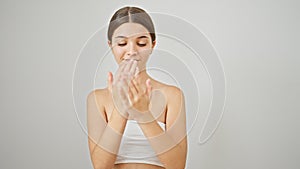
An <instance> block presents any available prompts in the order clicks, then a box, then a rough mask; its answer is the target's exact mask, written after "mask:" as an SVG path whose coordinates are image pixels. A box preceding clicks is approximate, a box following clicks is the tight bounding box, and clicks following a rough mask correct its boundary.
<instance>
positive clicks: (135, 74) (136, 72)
mask: <svg viewBox="0 0 300 169" xmlns="http://www.w3.org/2000/svg"><path fill="white" fill-rule="evenodd" d="M139 72H140V70H139V67H136V68H135V73H134V76H135V77H136V76H137V75H138V74H139Z"/></svg>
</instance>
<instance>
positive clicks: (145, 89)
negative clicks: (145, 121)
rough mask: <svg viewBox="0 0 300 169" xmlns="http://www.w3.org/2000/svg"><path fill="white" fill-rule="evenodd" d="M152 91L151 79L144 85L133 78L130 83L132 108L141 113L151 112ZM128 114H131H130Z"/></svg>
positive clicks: (129, 93) (129, 90) (129, 91)
mask: <svg viewBox="0 0 300 169" xmlns="http://www.w3.org/2000/svg"><path fill="white" fill-rule="evenodd" d="M151 90H152V86H151V83H150V79H147V80H146V84H145V85H144V84H140V83H139V82H138V81H137V80H136V78H132V79H131V80H130V81H129V83H128V96H129V103H130V108H133V109H135V110H136V111H138V112H139V113H143V112H146V111H149V104H150V96H151ZM128 113H129V114H130V112H128Z"/></svg>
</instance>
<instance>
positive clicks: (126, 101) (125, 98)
mask: <svg viewBox="0 0 300 169" xmlns="http://www.w3.org/2000/svg"><path fill="white" fill-rule="evenodd" d="M127 91H128V89H127V88H126V86H122V87H120V95H121V100H122V103H123V104H124V105H125V108H128V107H129V106H130V102H129V99H128V92H127Z"/></svg>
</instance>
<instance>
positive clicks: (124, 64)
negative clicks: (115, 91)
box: [116, 62, 126, 82]
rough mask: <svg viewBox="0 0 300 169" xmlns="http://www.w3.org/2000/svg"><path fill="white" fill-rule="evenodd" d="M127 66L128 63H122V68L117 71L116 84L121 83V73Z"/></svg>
mask: <svg viewBox="0 0 300 169" xmlns="http://www.w3.org/2000/svg"><path fill="white" fill-rule="evenodd" d="M125 66H126V63H125V62H122V63H121V64H120V66H119V68H118V70H117V72H116V82H118V81H119V79H120V75H121V72H123V70H124V68H125Z"/></svg>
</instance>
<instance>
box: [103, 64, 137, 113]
mask: <svg viewBox="0 0 300 169" xmlns="http://www.w3.org/2000/svg"><path fill="white" fill-rule="evenodd" d="M137 73H138V68H137V62H136V61H135V60H129V61H128V60H125V61H123V62H122V63H121V64H120V65H119V68H118V70H117V72H116V74H115V78H114V76H113V74H112V73H111V72H108V90H109V92H110V94H111V96H112V99H113V103H114V107H115V108H116V109H117V110H118V112H119V113H120V114H121V115H122V116H123V117H125V118H128V113H127V109H128V107H129V106H130V103H129V100H128V98H127V97H128V94H127V91H128V88H127V87H128V85H126V83H128V82H129V80H131V79H132V77H133V76H135V75H136V74H137Z"/></svg>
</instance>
